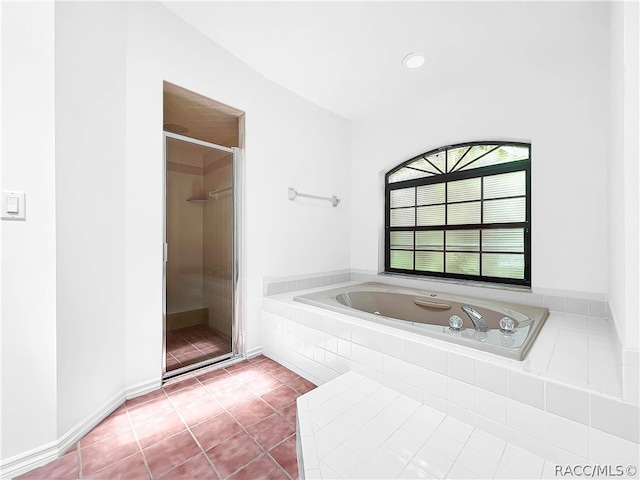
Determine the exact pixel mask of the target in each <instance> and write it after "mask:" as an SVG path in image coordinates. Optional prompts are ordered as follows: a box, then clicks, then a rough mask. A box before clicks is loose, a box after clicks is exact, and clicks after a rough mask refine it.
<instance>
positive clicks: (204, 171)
mask: <svg viewBox="0 0 640 480" xmlns="http://www.w3.org/2000/svg"><path fill="white" fill-rule="evenodd" d="M163 97H164V119H163V125H164V128H163V130H164V147H165V240H164V241H165V243H164V248H165V256H164V295H163V299H164V305H163V307H164V309H163V311H164V336H163V337H164V369H163V378H169V377H173V376H176V375H179V374H182V373H186V372H188V371H192V370H194V369H196V368H201V367H204V366H207V365H211V364H214V363H217V362H222V361H225V360H228V359H231V358H234V357H241V356H243V353H244V352H243V345H242V338H243V335H242V332H241V330H242V321H241V302H240V301H239V300H240V294H241V292H240V285H241V283H240V261H239V259H240V251H239V248H238V247H239V245H240V241H239V236H240V222H239V211H240V203H241V191H242V165H241V158H242V155H241V154H242V152H241V147H242V140H243V137H244V135H243V132H244V116H243V112H241V111H239V110H236V109H234V108H231V107H228V106H226V105H223V104H221V103H219V102H216V101H214V100H211V99H209V98H206V97H203V96H201V95H199V94H197V93H194V92H191V91H189V90H186V89H184V88H181V87H178V86H176V85H173V84H171V83H168V82H164V89H163Z"/></svg>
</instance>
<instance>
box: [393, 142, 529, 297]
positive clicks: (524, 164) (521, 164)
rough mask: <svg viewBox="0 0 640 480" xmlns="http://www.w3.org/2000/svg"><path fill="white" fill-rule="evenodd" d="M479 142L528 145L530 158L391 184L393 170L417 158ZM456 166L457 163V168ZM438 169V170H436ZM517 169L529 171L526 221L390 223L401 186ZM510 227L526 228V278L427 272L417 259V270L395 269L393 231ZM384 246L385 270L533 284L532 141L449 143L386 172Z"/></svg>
mask: <svg viewBox="0 0 640 480" xmlns="http://www.w3.org/2000/svg"><path fill="white" fill-rule="evenodd" d="M476 145H496V148H498V147H500V146H518V147H527V148H528V149H529V158H527V159H526V160H518V161H514V162H509V163H503V164H499V165H489V166H486V167H479V168H470V169H468V170H457V171H454V172H451V173H440V174H432V176H427V177H423V178H416V179H410V180H403V181H399V182H394V183H389V177H390V176H391V175H392V174H393V173H395V172H397V171H398V170H400V169H402V168H404V167H406V166H407V165H409V164H411V163H412V162H415V161H416V160H419V159H421V158H425V157H428V156H430V155H433V154H436V153H439V152H443V151H446V150H450V149H453V148H459V147H467V146H468V147H473V146H476ZM467 153H468V152H467ZM488 153H490V152H487V153H485V154H484V155H487V154H488ZM484 155H483V156H484ZM465 156H466V153H465V154H464V155H463V156H462V157H461V158H460V159H459V160H458V162H457V163H456V166H457V165H459V164H460V163H461V162H462V161H463V159H464V157H465ZM478 158H479V157H478ZM456 166H454V168H455V167H456ZM435 170H438V169H435ZM516 171H524V172H525V194H526V199H525V221H524V222H510V223H492V224H487V223H483V224H462V225H435V226H413V227H391V226H390V224H391V191H392V190H398V189H402V188H409V187H417V186H421V185H431V184H436V183H444V184H445V185H446V182H450V181H455V180H463V179H467V178H478V177H485V176H491V175H497V174H501V173H509V172H516ZM482 200H483V199H482V197H481V205H482ZM447 204H448V203H445V209H446V205H447ZM418 206H419V205H417V204H416V205H415V207H416V208H417V207H418ZM445 218H446V216H445ZM506 227H508V228H524V278H523V279H516V278H505V277H490V276H483V275H466V274H458V273H446V272H426V271H421V270H415V262H414V269H413V270H405V269H398V268H391V232H392V231H412V232H418V231H429V230H438V231H440V230H444V231H445V232H446V231H448V230H471V229H481V230H491V229H498V228H506ZM384 249H385V250H384V271H385V273H397V274H403V275H411V276H419V277H435V278H448V279H456V280H466V281H479V282H487V283H491V284H505V285H520V286H525V287H531V144H530V143H525V142H505V141H478V142H467V143H458V144H454V145H447V146H444V147H439V148H436V149H434V150H430V151H428V152H425V153H422V154H420V155H417V156H415V157H412V158H410V159H409V160H407V161H405V162H403V163H402V164H400V165H398V166H396V167H394V168H393V169H391V170H389V171H388V172H387V173H386V174H385V241H384ZM415 251H416V250H415V249H414V250H413V252H414V255H415ZM456 252H458V250H456ZM473 253H477V251H474V252H473ZM491 253H496V252H491ZM498 253H499V252H498ZM509 253H510V252H509ZM480 262H481V263H480V267H482V243H481V244H480ZM480 272H482V269H480Z"/></svg>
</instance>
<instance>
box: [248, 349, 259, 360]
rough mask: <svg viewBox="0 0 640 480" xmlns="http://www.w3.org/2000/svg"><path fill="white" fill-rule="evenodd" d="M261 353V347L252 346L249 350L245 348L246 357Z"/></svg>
mask: <svg viewBox="0 0 640 480" xmlns="http://www.w3.org/2000/svg"><path fill="white" fill-rule="evenodd" d="M260 354H262V347H254V348H252V349H250V350H247V358H253V357H257V356H258V355H260Z"/></svg>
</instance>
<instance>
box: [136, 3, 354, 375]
mask: <svg viewBox="0 0 640 480" xmlns="http://www.w3.org/2000/svg"><path fill="white" fill-rule="evenodd" d="M167 32H171V34H167ZM127 42H128V49H127V51H128V58H127V60H128V63H127V162H126V172H125V177H126V185H127V186H126V197H127V204H128V205H127V215H126V229H125V232H124V234H125V236H126V246H127V248H126V285H127V286H126V289H127V292H128V293H127V320H126V323H127V333H126V337H127V358H126V364H127V384H129V385H131V384H134V383H136V382H141V381H144V380H148V379H149V378H152V377H153V375H157V372H158V368H159V365H160V363H159V362H160V360H159V359H160V356H161V351H160V334H161V330H160V323H161V298H162V297H161V296H162V270H161V267H162V256H161V254H162V249H161V239H162V201H163V199H162V162H161V159H162V135H161V128H162V81H163V80H166V81H169V82H171V83H173V84H176V85H180V86H181V87H184V88H187V89H189V90H192V91H194V92H197V93H199V94H201V95H204V96H206V97H209V98H212V99H214V100H217V101H219V102H222V103H225V104H227V105H230V106H232V107H234V108H237V109H240V110H243V111H244V112H246V125H245V126H246V143H245V146H246V156H245V159H246V210H245V219H246V225H247V229H246V232H245V247H246V278H247V299H246V305H245V307H246V312H247V334H246V341H247V347H248V348H249V349H252V348H255V347H258V346H259V345H260V323H259V322H260V303H261V295H262V277H263V276H265V275H287V274H298V273H307V272H314V271H326V270H334V269H336V270H337V269H344V268H348V267H349V249H348V245H349V234H350V229H349V220H350V217H349V208H350V205H349V203H350V202H349V194H348V188H349V170H348V162H349V151H348V148H349V143H348V141H349V140H348V139H349V124H348V122H346V121H345V120H342V119H341V118H339V117H336V116H335V115H333V114H330V113H328V112H327V111H325V110H322V109H320V108H318V107H316V106H314V105H312V104H310V103H309V102H307V101H306V100H303V99H301V98H300V97H297V96H296V95H294V94H292V93H290V92H288V91H286V90H284V89H283V88H281V87H279V86H277V85H275V84H273V83H271V82H269V81H267V80H265V79H264V77H262V76H260V75H259V74H257V73H256V72H255V71H253V70H251V69H250V68H249V67H247V66H246V65H244V64H243V63H241V62H239V61H238V60H237V59H236V58H234V57H232V56H231V55H229V54H228V53H227V52H226V51H225V50H223V49H222V48H220V47H219V46H217V45H216V44H214V43H213V42H211V41H210V40H208V39H207V38H206V37H204V36H203V35H201V34H200V33H198V32H197V31H195V30H194V29H192V28H191V27H189V26H188V25H186V24H185V23H183V22H182V21H181V20H180V19H179V18H178V17H176V16H175V15H174V14H172V13H170V12H169V11H168V10H166V9H165V8H164V7H162V6H159V5H156V4H136V5H133V4H132V5H131V6H130V17H129V30H128V32H127ZM289 186H292V187H295V188H297V189H299V190H300V191H301V192H309V193H316V194H319V195H333V194H337V195H339V196H341V197H342V198H343V203H342V204H341V205H340V207H338V208H333V207H331V205H330V204H329V203H325V204H323V203H318V202H305V201H298V200H296V202H290V201H289V200H288V199H287V187H289Z"/></svg>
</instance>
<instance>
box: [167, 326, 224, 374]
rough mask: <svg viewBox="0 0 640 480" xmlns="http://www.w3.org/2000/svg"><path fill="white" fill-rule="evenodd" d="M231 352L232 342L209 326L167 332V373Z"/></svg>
mask: <svg viewBox="0 0 640 480" xmlns="http://www.w3.org/2000/svg"><path fill="white" fill-rule="evenodd" d="M230 351H231V340H229V339H228V338H225V337H224V336H223V335H221V334H220V333H219V332H217V331H216V330H214V329H213V328H210V327H209V326H207V325H195V326H193V327H186V328H180V329H177V330H171V331H168V332H167V352H166V353H167V354H166V356H167V371H170V370H175V369H177V368H180V367H184V366H186V365H193V364H194V363H198V362H200V361H202V360H206V359H208V358H215V357H218V356H220V355H224V354H225V353H229V352H230Z"/></svg>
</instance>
